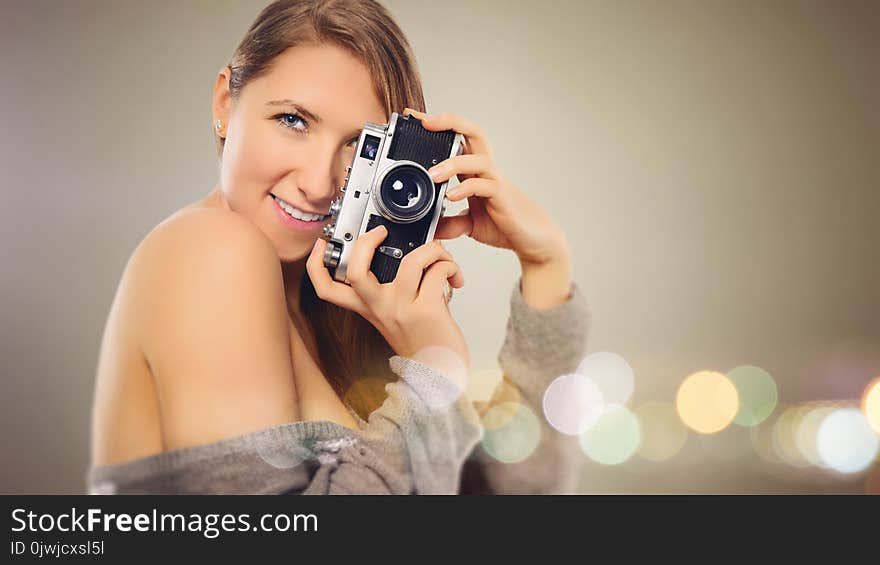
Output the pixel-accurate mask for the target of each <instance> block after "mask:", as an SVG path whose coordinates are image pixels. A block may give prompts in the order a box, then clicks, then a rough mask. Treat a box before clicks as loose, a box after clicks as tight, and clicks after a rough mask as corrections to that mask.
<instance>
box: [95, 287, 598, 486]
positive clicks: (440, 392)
mask: <svg viewBox="0 0 880 565" xmlns="http://www.w3.org/2000/svg"><path fill="white" fill-rule="evenodd" d="M520 285H521V281H517V283H516V285H515V286H514V288H513V292H512V293H511V298H510V315H509V318H508V321H507V333H506V336H505V340H504V343H503V345H502V347H501V350H500V352H499V354H498V362H499V366H500V368H501V370H502V371H503V373H504V375H505V378H506V379H507V380H508V381H509V382H510V383H512V384H513V385H514V386H515V387H516V389H517V391H518V395H519V396H520V399H519V402H521V403H522V404H523V405H525V406H526V407H527V408H528V409H529V410H530V411H531V412H532V415H534V416H535V418H533V419H530V421H532V422H535V421H537V422H538V424H537V425H538V426H539V428H538V429H539V432H540V440H539V441H538V444H537V447H536V448H535V449H534V451H533V452H532V453H531V455H529V456H528V457H527V458H525V459H523V460H521V461H519V462H515V463H506V462H502V461H499V460H497V459H495V458H493V457H492V456H491V455H490V454H489V452H488V451H487V450H486V449H484V447H483V445H481V441H482V440H483V439H484V438H485V436H486V432H485V430H484V428H483V426H482V423H481V420H480V415H479V413H478V412H477V410H476V408H475V407H474V405H473V403H472V402H471V401H470V400H468V397H467V396H466V395H462V394H459V392H460V391H459V390H458V388H457V387H456V385H454V384H453V383H452V381H450V380H448V379H447V378H446V377H444V376H443V375H442V374H440V373H438V372H437V371H435V370H433V369H432V368H430V367H428V366H427V365H424V364H422V363H420V362H418V361H415V360H413V359H409V358H405V357H400V356H394V357H391V359H390V360H389V363H390V366H391V369H392V371H393V372H394V373H395V374H397V375H398V376H399V379H398V380H396V381H394V382H391V383H389V384H387V385H386V387H385V390H386V393H387V398H386V399H385V401H384V403H383V404H382V405H381V406H380V407H379V408H378V409H376V410H375V411H373V412H372V413H371V414H370V415H369V418H368V420H367V421H366V422H364V421H363V420H362V421H361V422H362V426H361V429H360V430H354V429H351V428H348V427H345V426H342V425H339V424H336V423H334V422H329V421H298V422H291V423H286V424H282V425H279V426H275V427H272V428H267V429H263V430H259V431H255V432H251V433H247V434H244V435H240V436H237V437H232V438H227V439H223V440H220V441H217V442H214V443H210V444H205V445H199V446H193V447H185V448H180V449H175V450H172V451H166V452H162V453H159V454H156V455H151V456H147V457H143V458H140V459H135V460H131V461H127V462H123V463H119V464H114V465H106V466H99V467H90V468H89V469H88V470H87V473H86V488H87V492H88V493H90V494H116V493H118V494H176V493H180V494H184V493H186V494H454V493H460V494H491V493H499V494H501V493H571V492H574V491H575V490H576V488H577V482H578V478H579V474H580V472H579V468H580V465H581V463H582V462H583V460H584V455H583V453H582V451H581V449H580V446H579V445H578V443H577V437H576V436H569V435H564V434H561V433H559V432H558V431H556V430H555V429H554V428H553V427H551V426H550V425H548V424H547V421H546V418H545V417H544V414H543V409H542V399H543V395H544V391H545V390H546V388H547V386H548V385H549V384H550V382H551V381H552V380H553V379H555V378H557V377H559V376H562V375H564V374H568V373H571V372H573V371H574V370H575V369H576V368H577V366H578V364H579V362H580V361H581V359H582V358H583V356H584V355H585V354H586V348H587V333H588V329H589V327H590V312H589V309H588V306H587V303H586V300H585V299H584V297H583V295H582V293H581V291H580V290H579V289H578V287H577V285H576V284H574V283H573V284H572V286H571V294H570V296H569V298H568V300H567V301H566V302H565V303H563V304H560V305H558V306H555V307H552V308H549V309H544V310H538V309H535V308H533V307H531V306H530V305H528V304H527V303H526V302H525V301H524V299H523V297H522V293H521V288H520ZM444 399H448V400H449V401H444ZM508 439H511V440H513V441H515V440H516V438H515V437H512V438H508Z"/></svg>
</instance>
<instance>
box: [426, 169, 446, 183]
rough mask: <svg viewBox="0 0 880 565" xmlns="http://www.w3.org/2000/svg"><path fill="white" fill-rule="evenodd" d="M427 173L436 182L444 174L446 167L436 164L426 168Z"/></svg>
mask: <svg viewBox="0 0 880 565" xmlns="http://www.w3.org/2000/svg"><path fill="white" fill-rule="evenodd" d="M428 174H429V175H431V180H433V181H434V182H437V181H438V180H440V179H441V178H443V175H445V174H446V167H444V166H443V165H436V166H434V167H431V168H430V169H428Z"/></svg>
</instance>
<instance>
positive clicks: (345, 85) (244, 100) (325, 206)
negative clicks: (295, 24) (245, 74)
mask: <svg viewBox="0 0 880 565" xmlns="http://www.w3.org/2000/svg"><path fill="white" fill-rule="evenodd" d="M228 72H229V71H228V69H224V71H223V72H222V73H221V76H220V77H219V78H218V81H217V85H216V86H215V91H214V121H215V122H216V121H217V120H218V119H219V120H222V123H223V125H224V134H225V136H226V144H225V146H224V149H223V157H222V164H221V169H220V188H221V191H222V194H223V196H224V198H225V199H226V201H227V203H228V204H229V207H230V208H231V209H232V210H234V211H236V212H238V213H239V214H241V215H243V216H245V217H247V218H248V219H249V220H251V222H253V223H254V224H256V225H257V226H258V227H259V228H260V229H261V230H262V231H263V233H264V234H266V236H267V237H268V238H269V239H270V240H271V241H272V243H273V244H274V246H275V249H276V250H277V252H278V256H279V257H280V259H281V261H284V262H289V261H295V260H298V259H301V258H303V257H305V256H306V255H308V253H309V252H310V251H311V248H312V246H313V244H314V242H315V239H316V238H317V237H318V236H319V235H320V233H321V229H322V226H323V225H324V224H325V223H326V220H327V214H328V212H329V208H330V201H331V200H333V198H334V197H335V196H336V195H337V194H338V193H339V187H340V186H342V185H343V184H344V181H345V167H346V166H348V165H350V164H351V161H352V157H353V156H354V150H355V146H356V145H357V139H358V135H359V134H360V131H361V128H362V127H363V125H364V122H366V121H371V122H374V123H385V122H386V121H387V119H386V115H385V110H384V107H383V105H382V104H381V103H380V101H379V99H378V98H377V97H376V94H375V93H374V91H373V84H372V81H371V79H370V75H369V72H368V71H367V68H366V66H365V65H364V64H363V63H361V62H360V61H359V60H358V59H356V58H355V57H354V56H353V55H351V54H350V53H349V52H348V51H345V50H344V49H342V48H340V47H337V46H333V45H307V46H299V47H294V48H291V49H288V50H287V51H285V52H283V53H282V54H281V55H279V56H278V57H277V58H276V60H275V61H274V64H273V65H272V68H271V70H270V71H269V72H268V73H266V74H265V75H263V76H261V77H259V78H257V79H254V80H252V81H251V82H249V83H248V84H247V85H246V86H245V87H244V88H243V89H242V91H241V93H240V96H239V98H238V100H235V101H232V100H231V99H230V97H229V95H228V92H229V90H228V76H229V75H228ZM224 77H225V79H224ZM224 91H225V93H224ZM277 199H281V200H282V201H284V203H286V204H279V202H278V200H277ZM288 205H289V206H292V207H293V208H294V209H295V210H294V211H293V216H299V218H300V219H297V218H296V217H291V214H290V213H289V212H287V211H285V210H284V208H285V207H287V206H288ZM314 215H320V216H321V217H320V219H318V220H317V221H310V218H312V217H314Z"/></svg>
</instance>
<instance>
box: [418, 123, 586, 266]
mask: <svg viewBox="0 0 880 565" xmlns="http://www.w3.org/2000/svg"><path fill="white" fill-rule="evenodd" d="M404 115H413V116H415V117H416V118H419V119H420V120H421V121H422V125H423V126H424V128H425V129H428V130H431V131H443V130H454V131H456V132H458V133H461V134H463V135H464V137H465V147H464V151H463V153H462V154H461V155H459V156H457V157H451V158H449V159H446V160H445V161H442V162H440V163H438V164H436V165H434V166H433V167H431V169H430V170H429V171H428V173H429V174H431V178H432V179H433V180H434V182H443V181H446V180H448V179H450V178H451V177H452V176H453V175H458V178H459V180H460V181H461V183H460V184H459V185H458V186H456V187H455V188H453V189H451V190H449V191H447V193H446V196H447V198H448V199H449V200H450V201H451V202H457V201H459V200H462V199H464V198H467V200H468V210H467V211H466V212H465V213H463V214H460V215H458V216H446V217H443V218H441V219H440V223H439V224H438V226H437V232H436V234H435V237H436V238H437V239H452V238H455V237H458V236H460V235H464V234H467V235H469V236H470V237H471V238H473V239H475V240H477V241H479V242H481V243H485V244H487V245H492V246H494V247H501V248H505V249H511V250H512V251H513V252H514V253H516V255H517V257H519V260H520V263H521V264H522V265H523V267H527V266H536V265H543V264H546V263H548V262H555V261H561V262H567V261H568V260H569V259H568V243H567V241H566V238H565V235H564V234H563V232H562V230H561V229H560V228H559V227H558V226H557V225H556V224H555V223H554V222H553V220H552V219H551V218H550V216H548V215H547V213H546V212H545V211H544V209H543V208H541V206H539V205H538V204H537V203H536V202H534V201H533V200H531V199H530V198H528V197H527V196H526V195H525V194H524V193H523V192H522V191H521V190H519V189H518V188H517V187H516V186H514V185H513V184H511V183H510V182H509V181H508V180H507V179H506V178H505V177H504V175H502V174H501V171H499V170H498V167H497V165H496V164H495V159H494V158H493V156H492V148H491V147H490V145H489V141H488V139H487V138H486V134H485V133H484V132H483V129H482V128H481V127H479V126H478V125H476V124H474V123H473V122H471V121H469V120H466V119H465V118H462V117H461V116H458V115H456V114H449V113H447V114H440V115H437V116H432V115H427V114H424V113H422V112H417V111H415V110H413V109H411V108H407V109H406V110H404Z"/></svg>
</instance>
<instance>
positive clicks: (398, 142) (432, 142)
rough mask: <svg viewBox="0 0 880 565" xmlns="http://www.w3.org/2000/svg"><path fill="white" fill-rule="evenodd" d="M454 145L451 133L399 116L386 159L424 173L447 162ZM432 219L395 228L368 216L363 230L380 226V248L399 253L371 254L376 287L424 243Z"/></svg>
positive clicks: (426, 217) (436, 203) (431, 216)
mask: <svg viewBox="0 0 880 565" xmlns="http://www.w3.org/2000/svg"><path fill="white" fill-rule="evenodd" d="M454 141H455V132H454V131H452V130H447V131H428V130H426V129H425V128H423V127H422V122H421V121H420V120H418V119H417V118H414V117H412V116H399V117H398V118H397V126H396V127H395V130H394V136H393V139H392V140H391V147H389V149H388V157H390V158H391V159H394V160H395V161H413V162H415V163H418V164H419V165H421V166H423V167H425V169H430V168H431V167H433V166H434V165H436V164H437V163H440V162H441V161H445V160H446V159H448V158H449V153H450V151H452V144H453V142H454ZM438 192H439V187H438V186H437V185H436V184H434V205H433V206H434V207H437V206H440V205H441V203H440V202H438V201H437V193H438ZM433 217H434V212H433V211H432V212H429V213H428V214H427V215H426V216H425V217H424V218H422V219H421V220H419V221H417V222H413V223H411V224H399V223H397V222H394V221H391V220H388V219H386V218H383V217H381V216H377V215H374V214H371V215H370V220H369V222H368V223H367V230H368V231H369V230H371V229H373V228H374V227H376V226H378V225H384V226H385V228H386V229H387V230H388V237H386V238H385V241H383V242H382V243H381V245H385V246H388V247H396V248H397V249H400V250H401V251H402V252H403V256H402V257H401V259H396V258H394V257H390V256H388V255H385V254H383V253H380V252H379V251H378V249H377V250H376V252H375V253H374V254H373V261H372V263H370V271H372V272H373V274H374V275H376V278H377V279H379V282H380V283H386V282H390V281H392V280H394V277H395V276H397V269H398V268H399V267H400V261H401V260H402V258H403V257H405V256H406V254H407V253H409V252H410V251H412V250H413V249H415V248H417V247H418V246H420V245H423V244H425V243H426V241H425V240H426V239H427V236H428V228H429V227H430V226H431V219H432V218H433Z"/></svg>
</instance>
